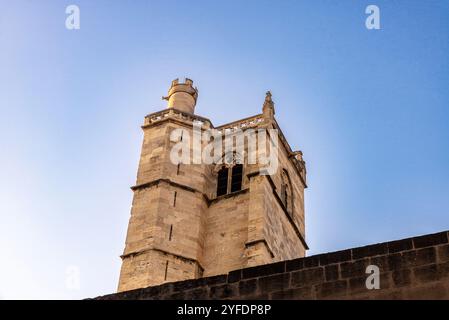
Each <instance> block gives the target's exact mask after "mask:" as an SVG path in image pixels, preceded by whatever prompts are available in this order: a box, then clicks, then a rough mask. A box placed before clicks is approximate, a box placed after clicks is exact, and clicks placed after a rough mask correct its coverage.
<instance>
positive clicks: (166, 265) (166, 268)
mask: <svg viewBox="0 0 449 320" xmlns="http://www.w3.org/2000/svg"><path fill="white" fill-rule="evenodd" d="M167 273H168V260H167V262H166V263H165V276H164V280H167Z"/></svg>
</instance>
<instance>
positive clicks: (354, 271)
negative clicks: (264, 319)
mask: <svg viewBox="0 0 449 320" xmlns="http://www.w3.org/2000/svg"><path fill="white" fill-rule="evenodd" d="M448 237H449V232H448V231H444V232H440V233H436V234H429V235H425V236H419V237H414V238H408V239H403V240H398V241H391V242H385V243H379V244H374V245H369V246H365V247H358V248H352V249H348V250H343V251H337V252H331V253H325V254H320V255H315V256H311V257H306V258H300V259H294V260H288V261H282V262H277V263H272V264H268V265H261V266H257V267H251V268H245V269H239V270H235V271H231V272H229V273H228V274H225V275H218V276H213V277H206V278H201V279H195V280H186V281H180V282H174V283H166V284H163V285H160V286H155V287H148V288H143V289H136V290H132V291H125V292H121V293H116V294H111V295H106V296H102V297H98V298H96V299H102V300H117V299H232V300H234V299H449V239H448ZM368 265H377V266H378V267H379V269H380V280H381V281H380V289H379V290H368V289H367V288H366V286H365V281H366V279H367V277H368V274H366V273H365V271H366V267H367V266H368Z"/></svg>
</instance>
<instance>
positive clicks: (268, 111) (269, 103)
mask: <svg viewBox="0 0 449 320" xmlns="http://www.w3.org/2000/svg"><path fill="white" fill-rule="evenodd" d="M262 112H263V114H264V115H265V116H266V117H268V118H273V117H274V102H273V100H272V99H271V92H270V91H267V93H266V95H265V102H264V103H263V108H262Z"/></svg>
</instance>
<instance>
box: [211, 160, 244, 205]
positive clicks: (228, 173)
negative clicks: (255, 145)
mask: <svg viewBox="0 0 449 320" xmlns="http://www.w3.org/2000/svg"><path fill="white" fill-rule="evenodd" d="M223 159H224V160H225V161H224V162H225V164H224V165H222V166H221V167H219V171H218V177H217V197H219V196H222V195H225V194H228V193H232V192H237V191H240V190H242V181H243V164H241V161H239V158H238V155H236V154H228V155H226V156H225V157H224V158H223Z"/></svg>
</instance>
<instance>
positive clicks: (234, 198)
mask: <svg viewBox="0 0 449 320" xmlns="http://www.w3.org/2000/svg"><path fill="white" fill-rule="evenodd" d="M163 99H164V100H167V101H168V105H167V108H166V109H165V110H162V111H158V112H155V113H152V114H149V115H148V116H146V117H145V121H144V124H143V126H142V129H143V133H144V137H143V144H142V151H141V156H140V162H139V168H138V172H137V182H136V185H135V186H133V187H131V189H132V191H133V192H134V197H133V203H132V209H131V217H130V220H129V225H128V232H127V236H126V243H125V249H124V252H123V254H122V256H121V258H122V268H121V273H120V280H119V285H118V291H126V290H131V289H136V288H143V287H147V286H152V285H158V284H161V283H164V282H173V281H179V280H185V279H194V278H200V277H203V276H211V275H217V274H224V273H227V272H229V271H231V270H234V269H239V268H244V267H248V266H255V265H260V264H266V263H271V262H274V261H281V260H286V259H293V258H297V257H303V256H304V255H305V250H307V249H308V248H307V244H306V242H305V234H304V232H305V222H304V189H305V188H306V187H307V186H306V170H305V162H304V161H303V159H302V153H301V151H292V150H291V148H290V146H289V145H288V143H287V141H286V139H285V137H284V135H283V134H282V132H281V131H280V128H279V126H278V124H277V122H276V120H275V118H274V102H273V101H272V97H271V93H269V92H268V93H267V96H266V98H265V102H264V105H263V108H262V109H263V112H262V113H261V114H258V115H255V116H252V117H249V118H245V119H242V120H238V121H234V122H231V123H229V124H225V125H222V126H219V127H214V126H213V125H212V123H211V121H210V120H209V119H207V118H203V117H200V116H198V115H195V113H194V112H195V105H196V102H197V99H198V90H197V88H195V87H194V86H193V81H192V80H190V79H185V81H183V82H180V81H179V80H178V79H176V80H174V81H172V83H171V87H170V89H169V91H168V95H167V96H166V97H163ZM198 124H200V130H201V131H200V132H204V131H206V130H208V129H215V130H216V131H217V132H219V133H220V134H223V135H225V134H227V133H229V132H231V133H232V132H237V131H239V130H246V129H249V128H252V129H276V131H275V132H277V133H276V136H278V138H279V151H278V163H279V168H278V170H276V172H275V173H274V174H272V175H261V174H260V170H259V167H258V166H257V165H253V164H248V163H246V162H243V163H242V164H237V163H235V161H234V162H232V161H231V163H227V164H226V166H224V165H216V164H206V163H195V162H193V163H192V162H190V164H184V163H174V162H173V161H172V158H171V156H170V153H171V151H172V149H173V147H174V146H175V145H176V144H177V143H179V142H184V143H187V145H188V146H189V148H191V147H192V144H193V143H194V142H191V137H192V136H193V135H194V134H195V130H194V128H195V125H196V126H198ZM177 129H182V133H181V134H178V135H176V134H173V133H174V132H175V131H177V132H179V131H180V130H177ZM200 144H201V147H204V145H205V142H204V141H201V142H200ZM245 148H246V147H245ZM247 151H248V150H247V149H245V152H244V153H246V152H247ZM228 156H229V155H226V154H223V158H224V157H228ZM190 157H191V158H192V157H194V152H191V154H190ZM231 158H232V159H234V158H236V156H235V154H234V155H231Z"/></svg>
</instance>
